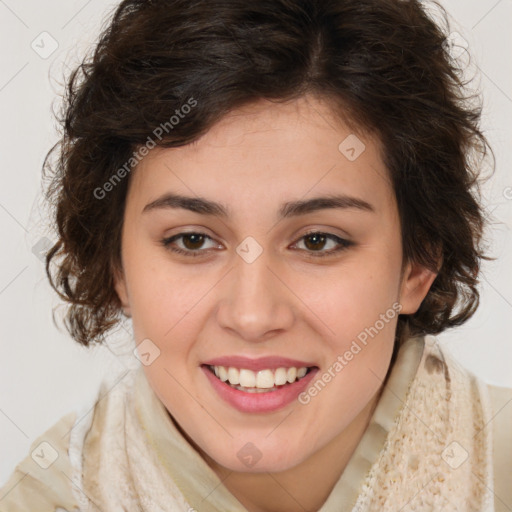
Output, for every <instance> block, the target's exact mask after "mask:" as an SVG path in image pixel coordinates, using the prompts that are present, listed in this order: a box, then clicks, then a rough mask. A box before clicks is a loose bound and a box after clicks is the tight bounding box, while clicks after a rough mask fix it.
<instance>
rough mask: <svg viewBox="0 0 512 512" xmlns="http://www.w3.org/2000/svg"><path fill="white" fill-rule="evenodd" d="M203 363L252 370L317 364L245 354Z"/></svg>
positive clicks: (217, 358)
mask: <svg viewBox="0 0 512 512" xmlns="http://www.w3.org/2000/svg"><path fill="white" fill-rule="evenodd" d="M203 364H205V365H208V366H225V367H230V366H232V367H233V368H239V369H242V368H245V369H247V370H252V371H259V370H266V369H275V368H290V367H292V366H294V367H296V368H302V367H311V366H315V364H313V363H311V362H309V363H308V362H306V361H299V360H297V359H289V358H287V357H279V356H267V357H259V358H257V359H252V358H249V357H245V356H224V357H216V358H214V359H209V360H208V361H205V362H204V363H203Z"/></svg>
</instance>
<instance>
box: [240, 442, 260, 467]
mask: <svg viewBox="0 0 512 512" xmlns="http://www.w3.org/2000/svg"><path fill="white" fill-rule="evenodd" d="M236 455H237V457H238V458H239V459H240V461H241V462H242V463H243V464H245V465H246V466H247V467H248V468H252V467H253V466H255V465H256V464H257V463H258V461H259V460H260V459H261V457H262V455H263V454H262V453H261V452H260V450H258V448H257V447H256V446H255V445H254V444H253V443H246V444H244V445H243V446H242V448H240V450H238V452H237V454H236Z"/></svg>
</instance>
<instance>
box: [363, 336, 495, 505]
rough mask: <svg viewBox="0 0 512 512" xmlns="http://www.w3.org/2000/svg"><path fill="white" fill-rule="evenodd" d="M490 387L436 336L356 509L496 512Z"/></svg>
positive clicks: (430, 339) (427, 346)
mask: <svg viewBox="0 0 512 512" xmlns="http://www.w3.org/2000/svg"><path fill="white" fill-rule="evenodd" d="M491 418H492V414H491V410H490V405H489V398H488V396H487V389H486V388H485V386H482V384H481V382H480V381H478V379H476V378H475V377H474V376H473V375H472V374H471V373H470V372H468V371H467V370H465V369H463V368H462V367H460V366H459V365H458V364H457V362H456V361H454V360H453V359H451V358H448V357H447V356H446V355H444V354H443V353H442V352H441V350H440V349H439V346H438V344H437V342H436V341H435V338H433V337H430V336H429V337H427V338H426V341H425V351H424V353H423V357H422V361H421V363H420V366H419V368H418V373H417V375H416V378H415V379H414V381H413V382H412V384H411V387H410V389H409V393H408V396H407V400H406V403H405V404H404V407H403V408H402V411H401V413H400V414H399V415H398V416H397V418H396V421H395V423H394V425H393V427H392V429H391V430H390V432H389V434H388V437H387V440H386V443H385V446H384V449H383V450H382V451H381V453H380V455H379V457H378V459H377V460H376V461H375V463H374V465H373V466H372V468H371V470H370V472H369V474H368V476H367V477H366V478H365V480H364V482H363V484H362V490H361V493H360V494H359V497H358V499H357V502H356V504H355V506H354V508H353V512H363V511H374V510H375V511H377V510H378V511H382V512H387V511H389V512H396V511H397V510H400V511H403V512H406V511H418V512H419V511H425V512H426V511H434V510H435V511H437V510H442V511H443V512H452V511H453V512H456V511H461V510H464V511H468V512H470V511H475V512H486V511H489V512H490V511H493V510H494V500H493V493H492V491H491V489H492V487H493V468H492V438H491V432H492V429H491V428H489V427H490V425H489V423H490V421H491Z"/></svg>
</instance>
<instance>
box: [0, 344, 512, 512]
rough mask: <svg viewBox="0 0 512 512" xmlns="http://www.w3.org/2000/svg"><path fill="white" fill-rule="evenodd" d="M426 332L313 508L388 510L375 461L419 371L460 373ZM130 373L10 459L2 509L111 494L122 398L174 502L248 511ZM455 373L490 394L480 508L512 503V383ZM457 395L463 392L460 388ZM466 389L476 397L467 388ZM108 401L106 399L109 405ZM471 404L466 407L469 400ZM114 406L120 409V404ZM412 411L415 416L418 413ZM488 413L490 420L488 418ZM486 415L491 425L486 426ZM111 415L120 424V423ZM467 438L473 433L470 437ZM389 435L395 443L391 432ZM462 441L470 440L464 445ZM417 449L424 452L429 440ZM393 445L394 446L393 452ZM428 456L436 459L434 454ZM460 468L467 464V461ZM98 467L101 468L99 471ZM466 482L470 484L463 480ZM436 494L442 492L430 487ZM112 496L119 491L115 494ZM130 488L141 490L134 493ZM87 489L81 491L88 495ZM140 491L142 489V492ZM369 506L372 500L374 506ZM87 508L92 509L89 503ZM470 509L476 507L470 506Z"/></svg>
mask: <svg viewBox="0 0 512 512" xmlns="http://www.w3.org/2000/svg"><path fill="white" fill-rule="evenodd" d="M426 339H427V344H426V343H425V338H411V339H410V340H408V341H407V342H406V343H405V344H404V345H403V346H402V347H401V349H400V351H399V354H398V358H397V361H396V363H395V365H394V367H393V368H392V370H391V373H390V376H389V379H388V381H387V383H386V386H385V388H384V390H383V393H382V395H381V398H380V400H379V403H378V404H377V407H376V409H375V411H374V413H373V416H372V418H371V420H370V423H369V425H368V428H367V430H366V431H365V433H364V435H363V437H362V438H361V441H360V443H359V445H358V446H357V448H356V450H355V452H354V454H353V455H352V457H351V459H350V461H349V463H348V465H347V467H346V469H345V471H344V472H343V474H342V476H341V477H340V479H339V480H338V482H337V483H336V485H335V486H334V488H333V489H332V492H331V494H330V495H329V497H328V499H327V501H326V502H325V503H324V505H323V506H322V508H321V509H320V511H319V512H338V511H340V510H353V511H359V510H361V511H362V510H365V511H366V510H368V511H371V510H379V511H380V510H384V509H386V508H385V507H382V506H380V507H377V506H376V503H377V501H376V500H377V499H378V497H377V495H376V493H375V489H382V488H383V487H384V488H389V485H390V483H389V482H384V484H383V483H382V475H379V468H380V469H381V470H382V468H384V467H386V464H388V465H389V464H391V467H394V465H396V464H398V463H397V462H396V460H394V459H392V458H391V459H389V460H388V459H386V457H388V458H389V456H390V454H389V453H388V452H389V450H387V449H386V446H387V444H389V443H390V441H391V440H393V439H395V438H396V436H398V438H403V436H404V435H406V434H407V428H408V427H407V425H409V424H411V425H412V423H411V420H410V419H407V418H410V417H412V418H413V419H414V418H416V417H417V416H418V413H417V412H415V411H420V408H419V407H416V406H415V403H416V402H417V403H419V402H420V401H421V402H425V401H428V396H429V392H428V388H427V387H425V386H424V385H423V381H426V377H425V376H427V375H430V374H432V375H436V374H443V372H444V377H446V376H447V375H451V377H450V378H448V380H449V381H450V380H452V381H454V380H456V379H455V378H454V376H456V375H457V372H460V369H459V370H457V369H456V368H455V366H456V365H455V363H454V362H453V361H451V360H450V359H449V358H444V357H443V354H442V353H441V352H437V355H435V354H434V352H432V350H434V349H433V348H432V349H429V350H430V351H429V350H426V346H427V345H428V346H429V347H431V346H432V347H433V345H434V344H435V338H433V337H430V336H429V337H427V338H426ZM422 372H423V373H422ZM130 373H131V374H132V375H129V376H127V377H126V379H125V380H127V381H129V380H130V379H132V380H131V382H132V384H131V386H130V385H128V386H127V387H126V389H125V390H122V389H121V386H118V388H120V390H119V391H118V393H119V396H120V397H121V400H120V401H118V402H114V400H113V399H112V398H111V397H110V396H105V395H103V396H102V393H101V392H100V396H101V398H100V396H99V397H98V400H97V401H96V404H95V407H94V409H93V410H92V411H91V418H90V420H89V423H88V422H87V421H83V417H79V415H78V413H76V412H72V413H69V414H68V415H66V416H64V417H63V418H61V419H60V420H59V421H58V422H57V423H56V424H55V425H54V426H53V427H51V428H50V429H49V430H47V431H46V432H45V433H44V434H42V435H41V436H40V437H38V438H37V439H36V440H35V441H34V442H33V443H32V445H31V447H30V453H29V455H28V456H27V457H26V458H25V459H24V460H22V461H21V462H20V463H19V464H18V465H17V466H16V468H15V470H14V472H13V474H12V475H11V477H10V479H9V480H8V482H7V483H6V484H5V485H4V487H2V488H1V489H0V511H1V512H14V511H27V510H30V511H40V512H54V511H69V512H71V511H73V510H86V507H85V506H80V505H79V503H83V502H85V501H88V502H89V503H95V504H96V505H98V504H103V505H104V506H105V504H106V503H108V501H107V500H108V499H109V498H108V497H106V496H107V495H109V492H110V491H109V489H108V488H107V491H106V492H105V489H101V488H100V487H101V486H102V485H103V483H104V482H106V481H107V479H108V478H109V477H108V475H111V474H113V471H114V468H117V467H118V464H117V462H116V461H114V460H113V461H109V460H108V459H106V458H105V457H106V455H105V453H106V452H107V451H109V450H111V449H112V448H108V447H109V446H112V445H111V444H110V445H109V444H102V443H105V440H106V439H107V433H108V432H107V431H108V430H111V431H112V432H113V431H114V430H115V429H116V428H119V429H122V428H124V427H123V425H122V422H121V424H119V425H116V424H115V422H112V421H111V419H109V418H115V416H112V415H110V416H109V414H110V413H109V411H110V410H113V409H114V405H113V404H115V403H117V404H120V403H123V404H124V406H126V407H127V411H128V415H127V413H126V412H124V413H123V414H124V416H123V418H129V417H132V416H130V415H133V418H134V423H136V424H137V429H134V430H130V431H129V433H130V436H140V437H141V438H144V446H148V447H149V450H150V452H151V454H152V456H154V459H151V460H152V461H153V462H152V465H153V466H159V468H158V469H159V470H161V471H162V472H163V473H165V475H166V477H167V478H169V479H170V480H171V481H172V482H173V483H174V484H175V486H176V487H177V489H179V494H180V496H176V497H175V496H174V495H173V498H175V499H176V500H177V501H176V503H178V501H179V503H180V504H181V503H184V504H185V505H190V506H191V507H193V508H194V509H196V510H198V511H201V512H209V511H212V512H221V511H223V512H225V511H230V512H231V511H232V512H246V509H245V508H244V507H243V506H242V505H241V504H240V502H239V501H238V500H237V499H236V498H235V497H234V496H233V495H232V494H231V493H230V492H229V491H228V489H227V488H226V487H225V486H224V485H223V484H222V482H221V481H220V480H219V478H218V476H217V475H216V474H215V473H214V472H213V470H212V469H211V468H210V467H209V466H208V465H207V464H206V463H205V462H204V460H203V459H202V458H201V457H200V455H199V454H198V453H197V452H196V451H195V449H194V448H193V447H192V446H191V445H190V444H189V443H188V442H187V441H186V440H185V438H184V437H183V436H182V435H181V433H180V432H179V431H178V430H177V429H176V427H175V425H174V423H173V421H172V420H171V418H170V417H169V415H168V413H167V410H166V409H165V407H164V405H163V404H162V402H161V401H160V400H159V399H158V398H157V396H156V395H155V393H154V392H153V390H152V389H151V387H150V386H149V383H148V381H147V379H146V377H145V374H144V371H143V368H142V367H140V368H138V369H137V370H135V371H133V372H130ZM424 375H425V376H424ZM461 375H464V376H465V377H467V379H468V380H467V382H469V383H472V384H471V386H473V388H474V390H478V389H481V390H484V391H486V390H488V392H489V395H488V396H489V398H490V404H489V412H488V413H487V415H488V417H487V419H486V418H483V419H482V418H479V419H478V420H475V422H476V421H481V422H482V423H481V427H480V428H479V432H480V431H481V432H483V433H485V434H486V435H487V436H488V438H489V439H491V440H492V450H487V451H488V452H492V453H491V454H490V458H491V461H492V462H491V463H492V467H491V468H487V466H485V465H484V463H483V462H482V463H481V464H480V466H481V468H479V469H483V473H484V475H479V474H478V473H479V472H478V471H476V470H475V469H474V468H473V469H471V468H470V469H471V470H470V471H468V474H473V475H474V474H477V476H478V480H477V482H478V481H482V482H484V480H485V474H487V475H488V476H489V477H490V480H489V482H487V484H489V485H487V484H483V486H482V487H483V488H486V489H489V488H492V487H493V486H494V490H493V492H492V491H489V493H490V495H491V497H493V498H494V499H493V501H494V505H491V506H487V505H486V507H488V508H485V510H494V511H495V512H505V511H510V510H512V485H511V484H512V389H508V388H499V387H495V386H490V385H485V384H483V383H481V382H480V381H479V380H478V379H476V378H475V377H474V376H472V375H471V374H470V373H469V372H465V373H464V374H461ZM444 377H443V378H444ZM452 384H453V382H452ZM466 387H468V388H469V387H470V385H469V384H468V385H466ZM473 388H472V389H473ZM102 389H103V388H102ZM451 389H452V391H453V392H455V391H454V390H456V386H452V388H451ZM461 389H462V388H461ZM421 390H424V391H425V390H427V394H426V395H421ZM413 391H414V392H413ZM127 393H133V400H130V399H128V400H125V399H126V398H127V397H126V394H127ZM475 393H476V394H475V395H474V396H475V397H477V398H474V399H473V400H474V401H475V403H476V402H477V401H478V400H480V398H478V397H480V396H485V393H484V392H481V393H480V395H479V394H478V393H477V392H476V391H475ZM458 394H459V395H461V396H462V392H458ZM112 395H113V393H112ZM464 396H465V395H464ZM467 396H473V395H469V394H468V395H467ZM421 397H423V398H421ZM109 400H110V406H109V405H108V404H109ZM447 400H448V398H447ZM482 400H483V399H482ZM466 401H467V400H466ZM461 403H462V402H461ZM423 405H424V404H423ZM430 405H431V404H430ZM469 405H470V409H471V404H469ZM109 407H110V409H109ZM115 407H117V408H118V409H119V408H120V406H119V405H116V406H115ZM473 408H475V406H473ZM484 409H485V407H484ZM458 410H459V411H460V414H461V415H462V419H463V420H464V419H465V418H464V411H462V410H461V409H460V406H459V409H458ZM411 413H412V414H411ZM441 416H443V415H441ZM119 417H121V416H119ZM418 419H420V420H421V418H418ZM484 420H485V421H484ZM489 420H492V421H490V422H489ZM126 421H128V420H126ZM486 422H488V423H489V424H488V425H485V423H486ZM117 423H120V422H119V421H117ZM420 423H421V422H420ZM452 423H456V421H454V420H453V419H452V420H450V421H448V422H447V424H449V425H452ZM462 423H464V421H462ZM466 423H467V422H466ZM491 423H492V428H491ZM80 428H81V429H82V430H84V435H83V442H82V446H83V451H82V452H81V453H78V454H77V453H76V451H75V452H73V450H72V453H70V450H69V448H70V437H71V435H75V437H76V435H77V434H76V433H77V432H78V431H79V430H80ZM411 428H414V430H415V431H417V430H418V428H417V426H414V427H411ZM400 429H402V430H400ZM491 431H492V432H491ZM439 432H441V431H439ZM404 433H405V434H404ZM491 434H492V435H491ZM410 437H411V439H413V438H414V436H410ZM438 437H439V436H438ZM473 437H476V436H475V435H473ZM480 437H482V436H480ZM447 439H450V437H449V436H448V437H447ZM457 439H459V440H462V437H461V434H458V438H457ZM394 442H395V443H396V440H395V441H394ZM79 444H80V443H79ZM463 444H464V445H465V446H467V443H463ZM102 446H105V447H106V449H105V448H103V449H102ZM426 446H428V445H427V443H425V447H426ZM475 446H476V443H475ZM482 447H483V448H482V453H483V454H485V453H486V449H485V443H483V444H482ZM420 449H421V447H420ZM423 449H425V450H427V448H423ZM396 451H397V452H398V450H396ZM476 451H477V450H476V448H475V452H476ZM452 452H453V450H452ZM450 453H451V452H447V451H446V449H445V450H444V451H443V456H444V457H445V461H446V460H448V459H446V457H449V456H452V457H453V453H452V455H450ZM430 456H431V454H430V453H424V454H421V452H420V457H419V460H418V457H416V458H414V457H411V456H409V459H408V464H409V466H411V465H412V466H414V465H415V469H419V470H421V460H422V459H424V460H425V461H427V460H430V459H429V457H430ZM77 459H80V460H79V461H78V460H77ZM475 460H478V459H475ZM389 461H391V462H389ZM434 463H435V464H438V462H434ZM109 464H111V467H109ZM429 464H430V462H429ZM80 465H83V468H80V473H81V474H82V476H83V481H77V479H76V478H75V477H74V476H73V475H74V474H76V468H77V466H80ZM428 466H429V465H428V464H427V467H428ZM462 467H463V468H464V466H462ZM492 468H493V469H492ZM445 469H446V468H445ZM102 471H105V472H106V473H102ZM443 471H444V473H443V474H445V476H446V478H447V480H446V481H445V480H444V478H443V479H439V481H438V480H437V479H436V480H435V483H436V485H438V486H440V487H438V489H443V485H445V486H446V485H448V483H450V482H451V481H450V480H449V478H450V477H449V474H447V473H446V470H443ZM389 472H390V471H389V467H386V471H381V473H382V474H384V475H388V474H389ZM125 473H126V471H125ZM453 474H454V475H456V476H457V475H461V474H462V473H461V471H460V470H458V471H453ZM122 476H123V475H122ZM391 477H392V478H391ZM391 477H390V478H391V480H390V481H391V482H396V483H397V485H398V486H399V487H397V489H402V490H404V488H403V487H400V485H402V486H403V485H404V480H403V478H404V477H403V476H401V475H391ZM112 478H113V477H112ZM130 478H131V480H133V479H134V475H130ZM400 478H402V480H400ZM115 481H118V480H113V482H115ZM467 481H468V482H469V480H467ZM72 482H75V483H74V484H73V483H72ZM105 485H107V484H105ZM113 485H115V484H113ZM136 485H142V486H144V485H145V483H144V482H143V481H140V482H139V483H138V484H137V483H136V484H134V486H135V487H136ZM379 485H380V487H379ZM450 485H452V486H453V489H452V487H450V493H449V496H450V498H449V499H450V500H451V501H452V503H454V510H466V509H465V508H458V505H459V504H460V503H462V502H459V503H456V501H457V498H454V496H456V493H457V486H456V484H455V483H453V482H452V483H450ZM155 492H156V490H155ZM387 492H388V493H389V491H387ZM399 492H401V491H399ZM436 492H438V491H435V490H433V491H432V493H433V494H435V493H436ZM464 492H467V493H469V492H470V490H469V489H466V490H465V491H464ZM113 494H114V495H115V493H113ZM135 495H136V496H137V493H135ZM85 496H87V499H86V498H85ZM138 496H141V493H140V492H139V494H138ZM204 496H207V499H206V500H205V499H204V498H203V497H204ZM427 498H428V499H430V498H429V497H428V496H427V497H426V498H425V501H424V502H422V503H423V505H422V506H423V507H424V508H421V506H419V507H418V508H417V509H416V508H415V510H440V509H438V508H435V507H434V506H432V508H428V506H429V505H428V503H429V501H428V499H427ZM115 499H116V498H115V496H114V497H112V500H113V501H112V502H113V503H116V504H117V502H116V501H115ZM432 499H433V498H432ZM180 500H181V501H180ZM372 503H373V505H372ZM425 503H426V504H427V505H425ZM432 503H434V501H432ZM486 503H487V502H486ZM141 504H142V505H141ZM372 506H373V507H375V508H372ZM80 507H81V508H80ZM425 507H426V508H425ZM100 509H101V510H103V511H104V512H106V511H107V510H112V509H109V508H101V507H100ZM161 509H162V508H158V509H156V508H151V507H149V506H148V507H147V508H146V506H144V504H143V501H142V500H141V501H140V503H139V506H138V508H135V507H134V508H133V509H132V508H123V510H129V511H130V512H132V510H133V511H134V512H135V510H137V511H138V510H145V511H146V510H148V511H149V510H161ZM447 509H448V508H447V507H445V508H443V510H447ZM91 510H95V509H94V508H91ZM166 510H187V508H186V507H184V508H183V509H182V508H172V507H169V508H167V509H166ZM191 510H192V509H191ZM386 510H387V509H386ZM390 510H393V508H390ZM467 510H473V508H469V507H468V508H467ZM474 510H478V509H476V508H475V509H474ZM482 510H484V509H482Z"/></svg>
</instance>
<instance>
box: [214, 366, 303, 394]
mask: <svg viewBox="0 0 512 512" xmlns="http://www.w3.org/2000/svg"><path fill="white" fill-rule="evenodd" d="M208 369H209V370H210V371H211V372H212V373H213V374H215V376H216V377H217V378H218V379H219V380H220V381H221V382H225V383H226V384H228V385H229V386H231V387H232V388H234V389H238V390H239V391H244V392H246V393H266V392H273V391H277V390H278V389H280V388H282V387H283V386H286V385H288V384H293V383H294V382H296V381H298V380H300V379H302V378H303V377H305V376H306V374H307V373H308V371H310V370H311V368H308V367H306V366H301V367H295V366H291V367H289V368H284V367H281V368H275V369H270V368H265V369H262V370H259V371H253V370H249V369H247V368H240V369H239V368H235V367H233V366H229V367H226V366H216V365H209V366H208Z"/></svg>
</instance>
